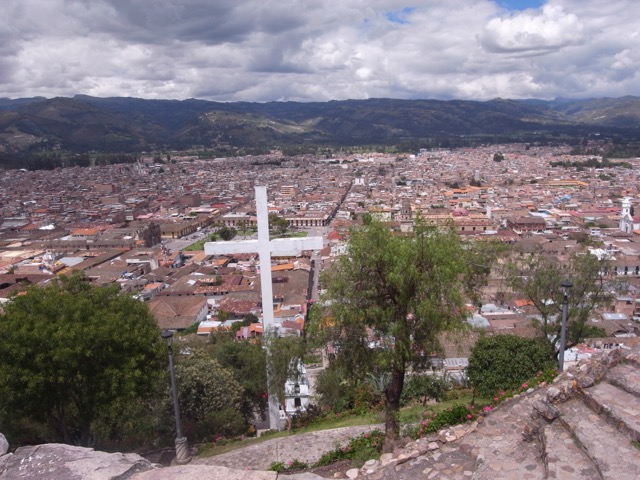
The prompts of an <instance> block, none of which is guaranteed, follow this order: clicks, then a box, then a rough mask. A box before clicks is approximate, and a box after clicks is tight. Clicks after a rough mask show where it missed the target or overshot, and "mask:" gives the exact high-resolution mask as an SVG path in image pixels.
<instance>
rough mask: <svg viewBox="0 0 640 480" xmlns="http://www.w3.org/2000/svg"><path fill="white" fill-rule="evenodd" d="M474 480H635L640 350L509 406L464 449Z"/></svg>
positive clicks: (581, 369) (593, 365)
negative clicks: (472, 461)
mask: <svg viewBox="0 0 640 480" xmlns="http://www.w3.org/2000/svg"><path fill="white" fill-rule="evenodd" d="M463 445H464V447H463V448H465V449H468V450H469V451H470V452H471V454H472V455H473V456H474V457H475V458H476V462H477V463H476V470H475V471H474V474H473V477H472V478H473V479H477V480H490V479H498V478H499V479H509V478H514V479H530V480H535V479H559V480H560V479H561V480H585V479H586V480H591V479H593V480H596V479H597V480H632V479H634V480H637V479H640V350H638V349H636V350H626V351H625V350H613V351H608V352H606V353H604V354H601V355H599V356H597V357H594V358H593V359H591V360H590V361H589V363H585V364H582V365H579V366H578V367H574V368H572V369H569V370H568V371H566V372H565V373H564V374H563V375H561V376H560V378H559V379H558V381H557V382H555V383H554V384H553V385H551V386H548V387H546V388H543V389H541V390H538V391H536V392H532V393H530V394H528V395H524V396H522V397H521V398H519V399H515V400H510V401H508V402H506V403H505V404H503V405H501V406H500V408H498V409H497V410H496V411H495V412H494V413H492V414H491V415H490V416H488V417H487V418H486V420H485V422H484V424H483V425H482V426H481V427H480V428H478V430H477V431H476V432H473V433H472V434H470V435H469V436H467V437H465V439H464V441H463Z"/></svg>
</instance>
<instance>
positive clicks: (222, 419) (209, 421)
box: [204, 407, 247, 437]
mask: <svg viewBox="0 0 640 480" xmlns="http://www.w3.org/2000/svg"><path fill="white" fill-rule="evenodd" d="M204 423H205V425H206V426H207V428H208V429H209V431H211V432H214V433H215V434H217V435H222V436H223V437H235V436H238V435H242V434H243V433H245V432H246V431H247V424H246V422H245V419H244V416H243V415H242V413H241V412H239V411H238V410H236V409H235V408H232V407H224V408H223V409H222V410H219V411H217V412H211V413H209V414H207V417H206V419H205V422H204Z"/></svg>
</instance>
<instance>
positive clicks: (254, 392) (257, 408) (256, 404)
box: [210, 315, 267, 423]
mask: <svg viewBox="0 0 640 480" xmlns="http://www.w3.org/2000/svg"><path fill="white" fill-rule="evenodd" d="M247 317H249V315H247ZM247 317H245V320H247ZM248 320H249V321H250V320H251V318H250V317H249V319H248ZM210 348H211V354H212V356H213V357H214V358H215V359H216V360H217V361H218V363H220V365H222V366H223V367H224V368H227V369H229V370H231V371H233V372H234V376H235V378H236V380H237V381H238V383H240V385H241V386H242V388H243V394H242V405H241V407H240V411H241V412H242V414H243V415H244V417H245V419H246V421H247V423H250V422H252V421H253V420H254V417H255V415H256V414H257V415H260V416H261V417H264V415H265V413H266V410H267V397H266V393H267V367H266V361H267V355H266V352H265V349H264V348H263V347H262V345H261V344H260V343H249V342H236V341H233V339H231V338H229V339H228V341H220V342H217V343H216V344H214V345H212V346H211V347H210Z"/></svg>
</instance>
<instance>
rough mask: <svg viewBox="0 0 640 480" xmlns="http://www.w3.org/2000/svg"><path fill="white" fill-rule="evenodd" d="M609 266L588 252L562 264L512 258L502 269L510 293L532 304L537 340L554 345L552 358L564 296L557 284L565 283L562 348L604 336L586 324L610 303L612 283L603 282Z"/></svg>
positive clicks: (528, 256)
mask: <svg viewBox="0 0 640 480" xmlns="http://www.w3.org/2000/svg"><path fill="white" fill-rule="evenodd" d="M610 268H611V262H610V261H609V260H607V259H605V258H598V257H597V256H595V255H591V254H589V253H588V252H584V253H582V252H579V253H575V254H573V255H571V256H570V257H569V259H568V261H566V262H559V261H558V260H557V258H554V257H550V256H546V255H544V254H542V253H532V254H526V255H520V256H517V257H513V259H512V261H511V262H510V263H508V264H507V266H506V270H505V272H506V280H507V283H508V285H509V286H510V287H511V289H512V290H513V291H514V292H519V293H521V294H523V295H524V296H525V297H526V298H527V299H528V300H530V301H531V302H532V303H533V306H534V307H535V308H536V310H537V312H538V315H537V318H536V320H535V323H536V325H537V326H538V328H539V331H540V334H541V336H543V337H544V338H548V339H549V341H550V342H551V343H552V344H553V345H554V347H555V351H556V356H557V355H558V353H559V352H558V347H559V340H560V329H561V320H562V302H563V296H564V292H563V289H562V288H561V287H560V284H561V283H562V281H563V280H564V279H567V280H569V281H570V282H571V283H572V284H573V287H572V288H571V291H570V292H569V296H568V300H569V309H568V315H567V342H566V348H571V347H573V346H575V345H577V344H578V343H580V342H583V341H584V339H585V338H589V337H603V336H606V334H605V333H604V331H603V330H602V329H601V328H598V327H595V326H594V325H591V324H590V323H589V319H590V317H591V313H592V312H593V311H594V310H595V309H596V308H597V307H600V306H603V305H606V304H608V303H609V302H610V301H611V299H612V294H611V290H612V289H613V287H614V285H613V282H610V281H608V280H607V275H608V272H609V271H610Z"/></svg>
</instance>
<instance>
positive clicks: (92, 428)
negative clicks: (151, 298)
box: [0, 274, 166, 446]
mask: <svg viewBox="0 0 640 480" xmlns="http://www.w3.org/2000/svg"><path fill="white" fill-rule="evenodd" d="M0 338H2V342H1V343H0V412H4V413H5V414H11V415H12V416H15V417H17V416H22V417H26V418H29V419H31V420H32V421H35V422H39V423H41V424H43V425H49V426H50V427H52V429H53V430H54V432H55V438H54V439H55V440H57V441H62V442H64V443H74V444H80V445H84V446H88V445H91V444H93V443H94V442H95V441H96V432H97V428H98V427H100V428H99V430H100V431H105V430H109V428H105V426H107V427H109V426H113V427H114V428H117V425H118V422H119V420H120V419H121V418H125V417H127V415H126V412H127V409H128V406H129V405H131V404H138V403H139V402H141V401H142V400H143V399H145V398H148V397H149V395H150V394H154V393H156V392H157V391H158V390H157V386H158V383H157V382H158V381H161V379H162V378H163V376H162V374H163V371H164V367H165V366H166V358H165V356H164V348H163V345H162V342H161V339H160V332H159V331H158V328H157V326H156V322H155V320H154V318H153V316H152V315H151V314H150V313H149V310H148V309H147V307H146V305H144V304H143V303H141V302H139V301H138V300H135V299H133V298H131V297H129V296H126V295H122V294H120V292H119V289H118V287H117V286H115V285H114V286H110V287H96V286H94V285H92V284H90V283H89V281H88V280H87V279H86V278H85V277H83V276H81V275H78V274H76V275H73V276H71V277H61V278H60V279H56V280H54V281H52V282H50V283H49V284H48V285H47V286H45V287H38V286H32V287H29V288H28V289H27V290H26V293H25V294H24V295H18V296H15V297H13V298H12V299H11V300H10V301H9V302H8V303H7V304H6V305H5V306H4V313H3V314H2V315H1V316H0ZM3 420H4V421H8V420H9V419H7V418H6V417H5V418H4V419H3Z"/></svg>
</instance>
